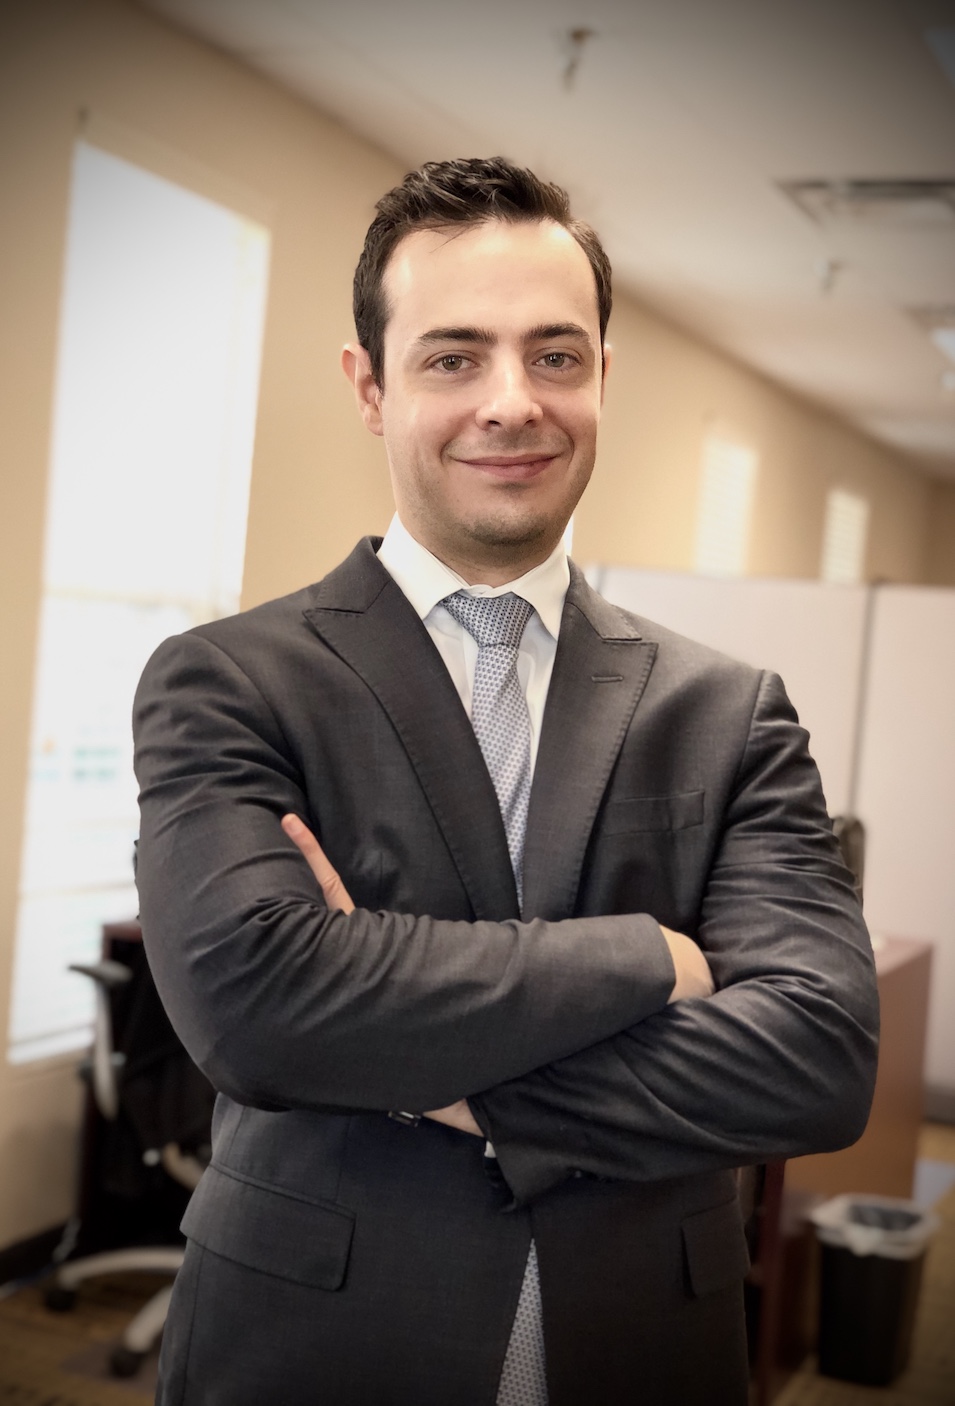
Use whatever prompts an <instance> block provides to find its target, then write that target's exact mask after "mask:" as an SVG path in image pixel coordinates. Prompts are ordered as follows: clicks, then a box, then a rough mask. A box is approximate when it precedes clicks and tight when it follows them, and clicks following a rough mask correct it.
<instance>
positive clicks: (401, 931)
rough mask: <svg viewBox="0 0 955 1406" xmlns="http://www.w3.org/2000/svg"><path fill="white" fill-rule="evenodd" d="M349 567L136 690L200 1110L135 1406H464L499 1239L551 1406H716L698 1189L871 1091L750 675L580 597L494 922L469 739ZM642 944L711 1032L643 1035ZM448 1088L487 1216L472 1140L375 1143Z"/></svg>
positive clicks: (162, 938) (735, 1315) (796, 816)
mask: <svg viewBox="0 0 955 1406" xmlns="http://www.w3.org/2000/svg"><path fill="white" fill-rule="evenodd" d="M375 545H376V544H375V543H373V542H371V541H370V540H368V541H365V542H363V543H361V544H360V545H359V546H358V548H356V550H355V552H353V553H352V555H351V556H350V557H349V558H348V559H347V561H345V562H344V563H343V564H342V566H340V567H339V568H338V569H337V570H335V571H334V572H332V573H331V574H330V575H329V576H328V577H327V578H326V579H325V580H324V581H322V582H320V583H319V584H318V585H316V586H312V587H309V588H308V589H307V590H304V591H301V592H298V593H297V594H295V595H293V596H290V597H287V598H285V599H284V600H280V601H275V602H272V603H270V604H268V605H264V606H261V607H259V608H258V609H255V610H252V611H249V612H247V613H246V614H244V615H241V616H236V617H234V618H232V619H229V620H222V621H219V622H217V623H215V624H213V625H208V626H204V627H202V628H201V629H199V630H196V631H192V632H190V633H189V634H187V635H184V636H181V637H178V638H176V639H172V640H169V641H167V642H166V643H165V644H164V645H163V646H162V647H161V648H160V649H159V651H158V652H157V653H156V655H155V656H154V657H153V659H152V661H151V662H150V664H149V666H148V668H147V670H146V673H145V675H144V678H143V681H142V684H141V686H140V690H139V693H138V695H137V700H136V709H135V727H136V737H137V772H138V775H139V778H140V782H141V787H142V796H141V803H142V836H141V843H140V863H139V885H140V896H141V904H142V921H143V929H144V935H145V940H146V944H147V950H148V953H149V958H150V962H151V964H152V967H153V971H154V973H155V977H156V981H157V983H158V985H159V989H160V991H161V993H162V996H163V999H164V1001H165V1003H166V1006H167V1008H168V1010H169V1013H170V1015H171V1017H172V1019H173V1022H174V1024H175V1025H176V1027H177V1029H178V1031H179V1033H180V1035H181V1037H182V1039H183V1041H184V1042H185V1044H186V1046H187V1048H188V1049H189V1050H190V1052H191V1053H192V1055H193V1057H194V1058H195V1059H196V1061H197V1062H198V1063H199V1065H200V1066H201V1067H202V1068H203V1069H204V1070H205V1071H206V1073H207V1074H208V1076H209V1078H210V1079H211V1080H212V1082H213V1083H214V1084H215V1086H216V1087H217V1088H218V1089H219V1090H220V1091H221V1094H220V1098H219V1101H218V1105H217V1113H216V1121H215V1130H214V1160H213V1165H212V1167H211V1169H210V1170H209V1172H207V1174H206V1176H205V1178H204V1179H203V1182H202V1184H201V1186H200V1188H199V1190H198V1191H197V1193H196V1195H195V1197H194V1198H193V1201H192V1204H191V1206H190V1209H189V1212H188V1215H187V1218H186V1221H185V1229H186V1231H187V1234H188V1236H189V1240H190V1244H189V1249H188V1252H187V1260H186V1265H185V1267H184V1269H183V1271H182V1272H181V1274H180V1276H179V1279H178V1281H177V1286H176V1293H175V1299H174V1305H173V1311H172V1314H171V1318H170V1322H169V1324H168V1327H167V1332H166V1340H165V1343H164V1348H163V1384H162V1386H161V1389H160V1400H161V1401H162V1402H163V1403H164V1406H180V1403H183V1404H184V1406H200V1403H201V1406H217V1403H221V1404H222V1406H263V1403H271V1402H276V1403H281V1406H300V1404H301V1406H306V1403H308V1406H314V1403H319V1402H320V1403H331V1406H492V1403H493V1401H494V1397H495V1390H496V1383H497V1380H498V1376H499V1373H500V1367H501V1362H502V1359H503V1355H504V1351H505V1347H506V1343H507V1338H508V1333H509V1328H510V1323H511V1319H512V1317H513V1312H514V1308H515V1304H516V1300H517V1295H518V1292H519V1288H520V1283H521V1278H522V1274H523V1267H524V1262H525V1260H526V1256H527V1250H528V1244H529V1241H530V1238H531V1236H532V1235H533V1237H534V1239H535V1241H536V1243H537V1247H538V1256H539V1260H540V1269H541V1283H542V1293H543V1302H544V1326H545V1336H546V1342H547V1359H548V1376H549V1388H550V1396H551V1406H589V1403H591V1402H593V1403H600V1404H601V1406H614V1404H615V1403H624V1402H629V1401H630V1400H631V1399H639V1401H640V1402H641V1403H643V1406H664V1403H672V1406H677V1403H679V1406H691V1403H699V1406H719V1403H727V1406H728V1403H732V1402H738V1401H742V1400H743V1399H744V1396H743V1393H744V1388H743V1381H744V1378H745V1358H744V1343H743V1332H742V1318H741V1313H740V1297H741V1278H742V1275H743V1273H744V1271H745V1264H746V1257H745V1247H744V1243H743V1238H742V1233H741V1226H740V1216H739V1210H738V1206H737V1202H736V1196H735V1187H734V1181H733V1177H732V1173H731V1170H730V1169H731V1168H733V1167H735V1166H738V1165H739V1164H741V1163H746V1162H757V1161H761V1160H764V1159H767V1158H771V1157H772V1158H775V1157H784V1156H788V1155H794V1154H798V1153H802V1152H808V1151H810V1150H822V1149H826V1148H834V1147H837V1146H841V1145H844V1144H846V1143H848V1142H850V1141H852V1140H853V1139H854V1138H856V1137H857V1136H858V1135H859V1133H860V1132H861V1130H862V1128H863V1126H864V1123H865V1119H866V1115H867V1111H868V1105H869V1099H870V1095H871V1087H872V1081H873V1077H874V1069H875V1051H876V1027H877V1000H876V991H875V983H874V977H873V970H872V963H871V955H870V952H869V946H868V940H867V937H866V934H865V929H864V926H863V923H862V919H861V916H860V913H859V910H858V907H857V905H856V901H855V898H854V896H853V890H852V884H851V880H850V879H849V876H848V875H847V874H846V872H845V871H844V869H843V867H842V865H841V864H840V862H839V859H838V855H837V852H836V848H835V845H834V842H833V839H832V835H831V831H830V827H829V823H828V820H827V816H826V811H825V805H824V802H823V797H822V793H821V790H820V787H819V781H818V776H817V773H816V769H815V767H814V765H813V763H812V762H811V760H810V759H809V756H808V753H807V751H806V734H805V733H804V731H803V730H802V729H801V728H800V727H799V726H798V723H797V721H796V718H795V714H794V713H793V711H792V708H791V707H790V705H789V703H788V702H787V700H786V697H785V694H784V692H783V689H782V687H781V685H780V683H779V681H778V680H777V679H775V678H774V677H773V676H767V675H762V674H760V673H759V672H758V671H756V670H753V669H750V668H748V667H747V666H744V665H741V664H738V663H734V662H732V661H731V660H728V659H726V658H724V657H722V656H720V655H718V654H715V653H714V652H712V651H711V650H708V649H705V648H703V647H702V646H699V645H696V644H692V643H691V642H689V641H687V640H684V639H681V638H680V637H678V636H675V635H673V634H671V633H669V632H668V631H665V630H662V629H660V628H658V627H656V626H652V625H649V624H648V623H647V622H645V621H641V620H638V619H636V618H635V617H633V616H631V615H629V614H627V613H626V612H623V611H621V610H618V609H616V608H614V607H612V606H610V605H609V604H607V603H606V602H605V601H603V600H602V599H601V598H600V597H599V596H597V595H595V594H594V593H593V592H592V591H591V590H590V589H589V588H588V587H587V585H586V583H585V582H584V581H583V579H582V577H581V576H580V574H579V572H577V571H576V570H574V572H573V576H572V583H571V587H570V591H569V594H568V597H567V602H566V606H565V610H564V616H563V621H562V626H561V634H560V640H559V645H558V650H557V657H556V660H555V665H554V672H553V678H552V682H551V687H550V692H549V695H548V700H547V707H546V712H545V716H544V722H543V730H542V735H541V739H540V747H539V752H538V758H537V766H536V772H535V777H534V785H533V791H532V795H531V802H530V814H529V817H528V824H527V837H526V847H525V878H524V894H525V898H524V910H523V914H519V912H518V907H517V897H516V893H515V888H514V881H513V876H512V874H511V869H510V864H509V861H508V854H507V846H506V841H505V836H504V830H503V826H502V823H501V818H500V814H499V811H498V807H497V803H496V800H495V796H494V791H493V788H492V785H491V782H490V778H489V776H488V773H487V771H486V769H485V766H484V762H483V760H482V758H481V754H480V751H479V749H478V746H477V743H476V741H475V738H474V734H473V731H472V729H471V725H470V722H469V720H468V718H467V716H466V714H465V712H464V710H463V708H462V707H461V703H460V700H459V698H458V695H457V693H456V691H455V689H454V686H453V684H452V682H451V679H450V678H449V676H448V674H447V671H446V670H445V667H444V665H443V663H442V661H441V659H440V657H439V655H438V652H437V650H436V649H435V648H434V646H433V644H432V642H431V640H430V638H429V636H428V634H427V631H426V630H425V628H424V626H423V625H422V623H421V621H420V620H419V619H418V617H417V615H416V614H415V612H414V611H413V609H412V608H411V606H410V605H409V603H408V602H407V600H406V599H405V597H404V596H403V594H402V592H401V591H400V590H399V588H398V586H397V585H396V584H395V583H394V581H393V580H392V579H391V577H390V576H389V575H388V573H387V572H386V571H385V570H384V568H383V567H382V566H381V565H380V563H379V562H378V561H377V559H376V557H375V555H374V548H375ZM289 810H291V811H296V812H298V813H299V814H300V815H302V816H303V817H304V818H305V819H306V820H307V821H308V822H309V823H310V824H311V825H312V826H313V827H314V828H315V830H316V831H317V833H318V834H319V836H320V838H321V840H322V843H323V845H324V846H325V848H326V850H327V852H328V854H329V856H330V858H331V860H332V862H333V863H334V864H335V865H336V867H337V868H338V869H339V871H340V873H341V875H342V877H343V879H344V881H345V884H346V886H347V888H348V889H349V891H350V893H351V895H352V897H353V898H354V900H355V903H356V904H357V905H358V907H357V909H356V911H355V913H353V914H351V915H350V916H345V915H343V914H340V913H329V912H328V911H327V909H326V908H325V906H324V903H323V900H322V898H321V896H320V894H319V892H318V891H317V888H316V885H315V883H314V880H313V879H312V876H311V873H310V871H309V870H308V868H307V866H306V865H305V864H304V862H303V861H302V860H301V858H300V857H299V855H298V853H297V851H295V850H294V848H293V847H292V846H291V844H290V843H289V842H288V841H286V839H285V837H284V835H283V834H282V832H281V830H280V829H279V823H278V822H279V818H280V817H281V815H282V814H283V813H285V812H286V811H289ZM649 915H652V916H649ZM657 920H658V921H659V922H662V923H664V924H666V925H668V926H670V927H673V928H676V929H678V930H680V931H683V932H686V933H689V934H690V935H691V936H693V937H694V938H695V939H696V940H697V941H698V942H699V943H700V944H701V946H702V947H703V949H704V950H705V952H706V954H707V957H708V959H709V962H710V965H711V967H712V969H713V972H714V975H715V978H716V983H717V987H718V993H717V994H716V995H715V996H714V997H713V998H711V999H710V1000H706V1001H702V1000H701V1001H686V1002H678V1003H676V1004H674V1005H672V1006H667V1005H666V999H667V995H668V993H669V990H670V987H671V985H672V965H671V963H670V959H669V956H668V954H667V950H666V947H665V944H664V942H663V940H662V935H661V934H660V931H659V927H658V925H657ZM462 1095H466V1096H469V1097H470V1098H471V1104H472V1107H473V1109H474V1111H475V1116H476V1117H477V1118H478V1120H479V1122H481V1124H482V1126H483V1127H484V1128H485V1130H486V1131H487V1133H488V1134H489V1136H490V1137H491V1138H492V1139H493V1141H494V1145H495V1147H496V1149H497V1152H498V1156H499V1159H500V1166H501V1169H502V1170H503V1173H504V1177H505V1179H506V1187H502V1186H500V1185H499V1184H495V1181H494V1179H493V1178H489V1177H488V1175H487V1174H486V1172H485V1168H484V1159H483V1147H482V1145H481V1143H480V1141H479V1140H478V1139H476V1138H473V1137H469V1136H467V1135H465V1134H460V1133H456V1132H453V1131H451V1130H449V1129H446V1128H444V1127H441V1126H439V1125H437V1124H433V1123H428V1122H427V1121H425V1122H422V1123H421V1125H420V1126H418V1127H417V1128H406V1127H402V1126H400V1125H399V1124H398V1123H396V1122H394V1121H392V1120H390V1119H389V1118H388V1117H387V1116H386V1111H387V1110H389V1109H416V1110H421V1109H428V1108H438V1107H442V1106H444V1105H446V1104H448V1103H450V1102H452V1101H454V1100H455V1099H458V1098H460V1097H461V1096H462Z"/></svg>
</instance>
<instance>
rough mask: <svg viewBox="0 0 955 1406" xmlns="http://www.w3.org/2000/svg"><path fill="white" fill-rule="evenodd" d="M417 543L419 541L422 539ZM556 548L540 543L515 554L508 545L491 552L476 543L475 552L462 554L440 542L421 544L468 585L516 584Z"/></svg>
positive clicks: (552, 544)
mask: <svg viewBox="0 0 955 1406" xmlns="http://www.w3.org/2000/svg"><path fill="white" fill-rule="evenodd" d="M414 535H415V534H414V533H413V534H412V536H414ZM418 540H419V541H421V538H418ZM556 545H557V543H556V542H546V543H539V544H535V545H534V546H531V545H528V546H527V547H526V548H525V549H524V550H520V551H518V550H516V549H515V547H514V545H513V544H511V545H509V546H506V547H502V548H501V549H500V550H499V551H494V550H493V549H491V550H488V549H487V548H486V547H484V546H483V544H481V543H475V548H476V550H475V551H474V552H468V553H463V552H461V551H460V550H459V549H455V550H451V551H449V550H447V549H446V548H445V547H444V545H443V544H442V543H440V542H438V543H432V542H427V541H425V542H422V546H424V547H427V549H428V551H429V552H431V553H432V555H434V556H436V557H437V558H438V561H440V562H443V563H444V565H445V566H447V567H450V568H451V570H452V571H456V572H457V574H458V575H459V576H460V577H461V578H462V579H463V580H464V581H466V582H467V584H468V585H469V586H506V585H507V583H508V582H509V581H516V580H517V579H518V577H519V576H526V574H527V572H528V571H533V569H534V567H535V566H540V564H541V562H544V561H546V560H547V558H548V557H549V556H550V554H551V552H552V551H553V550H554V548H555V547H556Z"/></svg>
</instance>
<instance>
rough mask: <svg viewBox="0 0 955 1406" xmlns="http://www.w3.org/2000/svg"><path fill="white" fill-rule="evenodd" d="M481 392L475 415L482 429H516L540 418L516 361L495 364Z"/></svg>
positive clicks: (529, 385)
mask: <svg viewBox="0 0 955 1406" xmlns="http://www.w3.org/2000/svg"><path fill="white" fill-rule="evenodd" d="M482 389H483V391H484V395H483V398H482V400H481V404H480V406H479V407H478V410H477V414H476V419H477V422H478V424H479V425H480V427H481V428H482V429H494V428H499V429H502V430H520V429H523V428H524V426H525V425H536V424H537V423H538V421H539V420H541V419H542V418H543V415H544V412H543V410H542V408H541V406H540V404H539V402H538V401H537V398H536V396H535V394H534V387H533V385H532V383H531V379H530V377H529V376H528V374H527V368H526V366H525V365H524V363H523V361H522V360H521V359H519V358H516V357H515V358H513V359H512V358H509V357H508V358H506V359H503V358H502V359H501V360H500V361H498V362H496V363H495V364H494V365H493V366H492V367H491V368H490V369H489V372H488V375H487V377H486V378H485V379H484V381H483V386H482Z"/></svg>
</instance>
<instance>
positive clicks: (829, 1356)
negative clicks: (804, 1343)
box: [811, 1196, 940, 1386]
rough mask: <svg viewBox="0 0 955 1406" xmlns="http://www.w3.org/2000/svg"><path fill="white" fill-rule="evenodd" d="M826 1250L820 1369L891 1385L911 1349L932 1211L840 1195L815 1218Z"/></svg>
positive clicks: (878, 1198) (934, 1222)
mask: <svg viewBox="0 0 955 1406" xmlns="http://www.w3.org/2000/svg"><path fill="white" fill-rule="evenodd" d="M811 1217H812V1220H813V1222H814V1223H815V1226H816V1234H817V1236H818V1238H819V1240H820V1242H821V1245H822V1282H821V1286H820V1288H821V1291H820V1299H819V1371H820V1372H821V1373H822V1374H823V1375H824V1376H827V1377H841V1378H842V1379H843V1380H845V1381H850V1382H860V1383H862V1384H864V1385H865V1386H888V1385H889V1383H890V1382H892V1381H894V1380H895V1378H896V1377H897V1376H898V1375H899V1373H900V1372H902V1371H904V1369H905V1367H906V1364H907V1363H908V1359H909V1351H910V1349H911V1346H912V1329H913V1326H914V1323H915V1310H916V1308H917V1306H918V1295H919V1284H920V1282H921V1279H922V1266H923V1264H924V1263H925V1251H926V1248H927V1246H928V1242H929V1240H930V1239H931V1237H932V1235H933V1234H934V1233H935V1231H936V1230H937V1229H938V1226H939V1224H940V1222H939V1219H938V1216H936V1215H935V1213H934V1211H927V1210H925V1208H924V1207H922V1206H919V1205H918V1204H917V1203H916V1202H915V1201H903V1200H900V1199H898V1198H896V1197H890V1196H835V1197H833V1199H832V1200H831V1201H826V1202H824V1204H823V1205H821V1206H817V1207H816V1209H815V1210H814V1211H812V1212H811Z"/></svg>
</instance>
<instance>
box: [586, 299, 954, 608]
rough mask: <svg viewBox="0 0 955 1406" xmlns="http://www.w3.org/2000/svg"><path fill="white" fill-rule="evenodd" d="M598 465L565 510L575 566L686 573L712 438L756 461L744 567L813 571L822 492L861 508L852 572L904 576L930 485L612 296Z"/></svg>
mask: <svg viewBox="0 0 955 1406" xmlns="http://www.w3.org/2000/svg"><path fill="white" fill-rule="evenodd" d="M609 340H610V343H611V346H612V348H613V362H612V366H611V372H610V376H609V378H608V382H607V401H606V409H605V412H604V422H603V425H602V428H601V440H600V453H599V455H598V467H597V471H596V473H595V477H594V479H593V481H592V483H591V486H590V489H589V490H588V494H587V496H586V498H584V500H583V501H582V503H581V506H580V508H579V509H578V512H577V518H576V526H575V536H574V554H575V556H576V557H577V558H578V560H580V561H582V562H588V561H604V562H612V563H614V564H622V565H629V566H646V567H659V568H664V569H672V570H690V569H692V565H693V547H694V533H695V526H696V518H695V512H696V496H697V487H698V482H699V472H700V456H701V449H702V444H703V440H704V438H705V436H706V434H707V433H708V432H710V430H711V429H722V430H723V431H725V432H726V433H728V434H730V435H732V436H734V437H735V436H738V437H739V438H740V440H741V441H742V442H743V443H746V444H749V445H751V446H752V447H753V448H755V449H756V450H757V451H758V453H759V457H760V464H759V474H758V479H757V489H756V500H755V505H754V516H753V525H752V541H751V549H750V560H749V570H750V571H751V572H752V573H753V574H755V575H765V576H809V577H813V576H818V574H819V561H820V552H821V546H822V528H823V515H824V511H825V500H826V493H827V492H828V490H829V488H831V487H835V486H839V487H844V488H848V489H850V490H852V491H856V492H860V493H862V494H864V495H865V496H866V497H867V498H868V499H869V501H870V503H871V517H870V528H869V550H868V555H867V561H866V574H867V576H868V577H869V578H870V579H876V578H886V579H889V580H893V581H918V580H921V579H922V577H923V574H924V571H925V552H926V534H927V531H928V523H929V516H930V512H929V507H930V502H931V500H932V498H931V495H932V486H933V481H932V480H930V479H928V478H927V477H925V476H924V475H923V474H921V473H919V472H917V471H916V470H914V469H913V468H911V467H910V466H908V465H907V464H905V463H904V462H903V461H901V460H900V459H898V458H897V457H895V456H893V455H892V454H890V453H888V452H887V451H886V450H883V449H881V448H880V447H879V446H878V445H876V444H875V443H874V442H872V441H871V440H868V439H866V438H864V437H863V436H862V435H859V434H857V433H855V432H854V431H852V430H850V429H849V428H848V427H846V426H845V425H843V424H841V423H840V422H839V421H837V420H834V419H832V418H831V417H829V416H827V415H824V414H822V413H820V412H819V411H816V410H814V409H812V408H811V407H810V406H808V405H806V404H805V403H804V402H802V401H799V400H797V399H795V398H794V397H792V396H789V395H787V394H786V393H785V392H784V391H782V390H780V389H779V388H778V387H776V386H774V385H773V384H772V383H770V382H768V381H766V380H764V379H762V378H761V377H759V376H756V375H754V374H753V373H752V372H750V371H747V370H746V369H744V368H743V367H742V366H740V365H738V364H737V363H735V362H732V361H730V360H728V359H727V358H726V357H724V356H721V355H720V354H719V353H717V352H715V351H713V350H712V349H711V348H709V347H706V346H703V345H702V344H701V343H699V342H697V341H695V340H694V339H693V338H692V337H689V336H688V335H686V334H685V333H683V332H681V331H680V330H678V329H677V328H675V327H673V326H671V325H669V324H668V323H666V322H664V321H662V320H661V319H660V318H658V317H656V316H654V315H653V314H652V313H650V312H649V311H647V310H645V309H643V308H641V307H638V306H637V305H636V304H635V303H634V302H633V301H632V300H630V299H625V298H621V299H619V300H618V301H617V304H616V306H615V309H614V313H613V317H612V319H611V324H610V331H609Z"/></svg>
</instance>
